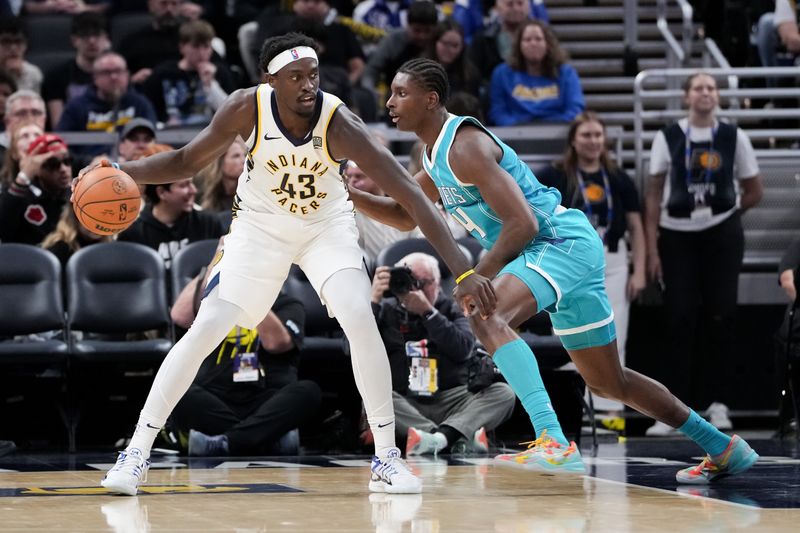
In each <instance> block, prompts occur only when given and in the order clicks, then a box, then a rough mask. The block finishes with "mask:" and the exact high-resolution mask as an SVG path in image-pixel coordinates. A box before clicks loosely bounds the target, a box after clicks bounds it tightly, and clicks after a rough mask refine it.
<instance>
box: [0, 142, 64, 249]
mask: <svg viewBox="0 0 800 533" xmlns="http://www.w3.org/2000/svg"><path fill="white" fill-rule="evenodd" d="M27 155H28V156H31V157H27V158H23V160H22V161H21V165H20V166H21V168H22V170H21V171H20V172H19V173H18V174H17V176H16V178H15V179H14V181H13V182H12V183H11V185H10V186H9V187H8V188H7V189H5V190H3V191H2V193H0V242H19V243H25V244H39V243H40V242H42V239H44V237H45V236H47V234H48V233H50V232H51V231H53V229H55V227H56V222H57V221H58V218H59V216H61V209H62V208H63V207H64V205H65V204H66V203H67V201H68V199H69V193H70V183H71V182H72V158H71V157H70V155H69V150H68V148H67V145H66V143H65V142H64V140H63V139H61V137H59V136H58V135H53V134H49V133H48V134H44V135H40V136H39V137H37V138H36V139H34V140H33V141H32V142H31V144H30V146H29V147H28V153H27Z"/></svg>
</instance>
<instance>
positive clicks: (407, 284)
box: [384, 266, 420, 297]
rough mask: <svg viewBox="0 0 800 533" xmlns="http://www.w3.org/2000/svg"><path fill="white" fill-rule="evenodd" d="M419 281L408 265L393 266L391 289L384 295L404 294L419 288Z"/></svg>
mask: <svg viewBox="0 0 800 533" xmlns="http://www.w3.org/2000/svg"><path fill="white" fill-rule="evenodd" d="M419 288H420V286H419V282H418V281H417V278H415V277H414V274H412V273H411V269H410V268H408V267H407V266H400V267H393V268H392V269H391V270H390V271H389V291H388V294H384V296H386V297H388V296H403V295H404V294H408V293H409V292H411V291H415V290H417V289H419Z"/></svg>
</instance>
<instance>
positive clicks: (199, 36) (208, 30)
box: [178, 20, 215, 44]
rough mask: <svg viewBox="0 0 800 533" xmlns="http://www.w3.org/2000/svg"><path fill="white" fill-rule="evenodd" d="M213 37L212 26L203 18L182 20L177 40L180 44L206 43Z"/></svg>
mask: <svg viewBox="0 0 800 533" xmlns="http://www.w3.org/2000/svg"><path fill="white" fill-rule="evenodd" d="M214 37H215V33H214V27H213V26H212V25H211V24H209V23H208V22H206V21H205V20H190V21H189V22H184V23H183V24H181V27H180V29H179V30H178V42H179V43H181V44H185V43H191V44H207V43H210V42H211V40H212V39H213V38H214Z"/></svg>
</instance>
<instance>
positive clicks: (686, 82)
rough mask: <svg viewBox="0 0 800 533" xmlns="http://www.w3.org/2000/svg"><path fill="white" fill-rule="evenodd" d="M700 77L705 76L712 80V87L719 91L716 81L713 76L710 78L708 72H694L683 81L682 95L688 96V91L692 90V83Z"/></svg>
mask: <svg viewBox="0 0 800 533" xmlns="http://www.w3.org/2000/svg"><path fill="white" fill-rule="evenodd" d="M700 76H707V77H709V78H711V79H712V80H714V86H715V87H717V90H719V85H718V84H717V79H716V78H715V77H714V76H712V75H711V74H709V73H708V72H705V71H702V70H698V71H697V72H695V73H694V74H690V75H689V77H688V78H686V79H685V80H683V87H682V88H683V93H684V94H689V89H691V88H692V82H693V81H694V79H695V78H698V77H700Z"/></svg>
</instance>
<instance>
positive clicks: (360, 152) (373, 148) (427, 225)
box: [328, 106, 496, 316]
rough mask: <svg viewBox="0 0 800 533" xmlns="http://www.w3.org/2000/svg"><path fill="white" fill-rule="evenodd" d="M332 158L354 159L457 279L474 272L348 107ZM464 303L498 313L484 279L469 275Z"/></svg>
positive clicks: (335, 130) (333, 132) (418, 191)
mask: <svg viewBox="0 0 800 533" xmlns="http://www.w3.org/2000/svg"><path fill="white" fill-rule="evenodd" d="M328 132H329V133H328V140H329V143H330V150H331V154H332V155H333V156H334V157H335V158H336V159H352V160H353V161H355V162H356V163H358V166H359V167H361V169H362V170H363V171H364V172H365V173H366V174H367V175H368V176H370V177H371V178H372V179H374V180H375V182H376V183H377V184H378V185H379V186H380V187H381V189H383V190H384V191H385V192H386V193H387V194H388V195H389V196H391V197H392V198H394V199H395V200H396V201H397V203H399V204H400V205H401V206H402V207H403V209H404V210H405V211H406V212H407V213H408V215H409V216H410V217H411V218H412V219H413V220H414V221H415V222H416V223H417V225H418V226H419V227H420V229H421V230H422V232H423V233H424V234H425V236H426V237H427V238H428V240H430V242H431V244H432V245H433V247H434V248H436V251H437V252H439V255H441V257H442V259H443V260H444V262H445V263H446V264H447V266H448V268H449V269H450V271H451V272H453V273H454V274H455V275H456V276H460V274H461V273H465V272H468V271H469V270H471V265H470V264H469V261H468V260H467V258H466V257H464V255H463V254H462V253H461V250H460V249H459V247H458V245H457V244H456V242H455V240H454V239H453V235H452V234H451V233H450V229H449V228H448V227H447V224H446V223H445V221H444V219H443V218H442V216H441V215H440V214H439V213H438V212H437V211H436V208H435V207H434V205H433V203H432V202H431V201H430V200H429V199H428V198H427V197H426V195H425V193H424V192H423V191H422V188H420V187H419V185H418V184H417V183H416V182H415V181H414V180H413V179H412V178H411V176H410V175H409V174H408V172H406V170H405V169H404V168H403V167H402V166H401V165H400V163H398V161H397V160H396V159H395V158H394V156H393V155H392V154H391V152H389V150H387V149H386V148H385V147H384V146H382V145H381V144H380V143H378V142H377V141H376V140H375V139H374V138H373V137H372V136H371V135H370V132H369V130H368V129H367V127H366V125H365V124H364V123H363V122H362V121H361V119H360V118H358V117H357V116H356V115H354V114H353V113H352V112H351V111H349V110H348V109H346V108H345V107H344V106H342V107H340V108H339V110H338V111H337V112H336V114H335V115H334V117H333V120H332V121H331V125H330V128H329V130H328ZM461 287H462V289H463V290H462V299H463V298H469V299H470V300H471V302H472V303H473V304H474V305H475V306H477V308H478V310H479V311H480V312H481V314H483V315H486V316H488V315H489V314H491V313H492V312H493V311H494V307H495V303H496V300H495V295H494V289H493V288H492V286H491V283H490V282H489V280H488V279H486V278H484V277H483V276H480V275H477V274H473V275H469V276H467V277H466V278H464V280H463V281H462V283H461Z"/></svg>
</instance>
